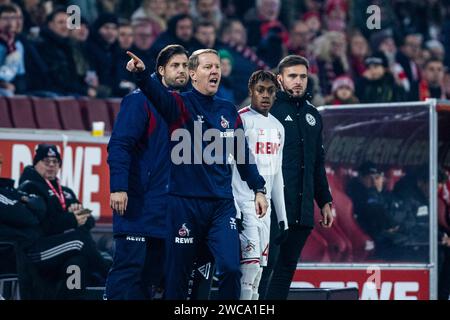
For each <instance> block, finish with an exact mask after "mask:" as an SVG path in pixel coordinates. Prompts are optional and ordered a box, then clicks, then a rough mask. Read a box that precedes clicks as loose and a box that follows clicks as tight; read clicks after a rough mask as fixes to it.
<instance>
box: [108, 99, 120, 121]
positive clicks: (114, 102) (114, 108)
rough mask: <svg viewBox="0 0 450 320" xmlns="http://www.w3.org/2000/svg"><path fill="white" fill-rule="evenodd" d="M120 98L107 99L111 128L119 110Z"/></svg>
mask: <svg viewBox="0 0 450 320" xmlns="http://www.w3.org/2000/svg"><path fill="white" fill-rule="evenodd" d="M121 101H122V99H108V100H107V103H108V108H109V114H110V116H111V128H113V127H114V122H115V121H116V117H117V114H118V113H119V110H120V102H121Z"/></svg>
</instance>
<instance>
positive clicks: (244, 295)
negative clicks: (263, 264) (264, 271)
mask: <svg viewBox="0 0 450 320" xmlns="http://www.w3.org/2000/svg"><path fill="white" fill-rule="evenodd" d="M259 269H260V266H259V263H250V264H241V272H242V277H241V297H240V300H252V297H253V284H254V282H255V279H256V276H257V275H258V272H259Z"/></svg>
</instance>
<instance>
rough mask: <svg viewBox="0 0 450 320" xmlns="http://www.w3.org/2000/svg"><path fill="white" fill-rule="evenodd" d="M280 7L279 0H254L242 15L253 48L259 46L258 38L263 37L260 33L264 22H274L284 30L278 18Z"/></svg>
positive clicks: (249, 43) (249, 42) (273, 23)
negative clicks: (253, 3) (254, 3)
mask: <svg viewBox="0 0 450 320" xmlns="http://www.w3.org/2000/svg"><path fill="white" fill-rule="evenodd" d="M280 8H281V1H280V0H256V5H255V7H254V8H251V9H250V10H249V11H247V13H246V14H245V16H244V25H245V26H246V28H247V34H248V45H249V46H251V47H255V48H256V47H258V46H259V43H260V39H261V38H262V37H264V35H263V34H262V33H263V25H264V24H266V25H267V23H270V24H272V25H275V24H276V25H278V26H279V27H280V28H283V31H285V30H284V27H282V24H281V22H280V21H279V20H278V16H279V15H280ZM266 29H267V30H268V29H269V28H268V27H266ZM266 32H267V31H266ZM286 36H287V35H286ZM285 40H287V39H285Z"/></svg>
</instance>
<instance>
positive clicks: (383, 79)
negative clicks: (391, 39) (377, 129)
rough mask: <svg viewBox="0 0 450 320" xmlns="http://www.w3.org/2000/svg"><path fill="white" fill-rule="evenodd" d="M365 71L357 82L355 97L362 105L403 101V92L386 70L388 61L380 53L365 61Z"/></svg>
mask: <svg viewBox="0 0 450 320" xmlns="http://www.w3.org/2000/svg"><path fill="white" fill-rule="evenodd" d="M365 64H366V68H367V70H366V71H365V72H364V74H363V77H362V78H360V79H359V80H358V81H357V85H356V96H357V97H358V99H359V101H361V102H362V103H371V102H372V103H373V102H396V101H404V100H405V91H404V90H403V88H401V87H400V86H398V85H397V83H396V82H395V79H394V77H393V75H392V74H391V72H390V70H389V69H388V61H387V59H386V56H385V55H384V54H383V53H382V52H376V53H374V54H373V55H371V56H370V57H367V58H366V60H365Z"/></svg>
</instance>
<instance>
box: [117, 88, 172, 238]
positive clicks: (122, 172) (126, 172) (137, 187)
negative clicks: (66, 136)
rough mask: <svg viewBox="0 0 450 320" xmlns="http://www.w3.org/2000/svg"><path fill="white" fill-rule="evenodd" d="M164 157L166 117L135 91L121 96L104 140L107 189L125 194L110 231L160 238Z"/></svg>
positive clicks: (167, 166)
mask: <svg viewBox="0 0 450 320" xmlns="http://www.w3.org/2000/svg"><path fill="white" fill-rule="evenodd" d="M169 160H170V158H169V136H168V128H167V124H166V122H165V121H164V120H163V119H162V118H161V116H160V115H159V114H158V112H156V110H155V108H154V107H153V105H152V104H151V103H150V102H149V101H148V100H147V98H146V97H145V96H144V95H143V94H142V92H141V91H140V90H136V91H134V92H132V93H131V94H129V95H127V96H126V97H124V98H123V100H122V103H121V106H120V111H119V114H118V116H117V119H116V122H115V125H114V129H113V132H112V135H111V139H110V140H109V144H108V164H109V170H110V191H111V192H118V191H126V192H127V194H128V206H127V210H126V212H125V214H124V215H123V216H120V215H119V214H118V213H114V215H113V231H114V233H115V234H129V235H142V236H151V237H157V238H164V237H165V230H166V229H165V218H166V206H167V197H168V180H169V169H170V164H169Z"/></svg>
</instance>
